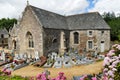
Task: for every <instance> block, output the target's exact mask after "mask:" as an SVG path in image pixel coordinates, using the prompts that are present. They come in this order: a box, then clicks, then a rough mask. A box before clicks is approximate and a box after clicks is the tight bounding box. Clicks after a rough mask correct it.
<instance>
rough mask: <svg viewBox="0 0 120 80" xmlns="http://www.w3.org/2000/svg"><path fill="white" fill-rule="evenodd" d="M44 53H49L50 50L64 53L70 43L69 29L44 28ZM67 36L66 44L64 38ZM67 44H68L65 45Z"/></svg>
mask: <svg viewBox="0 0 120 80" xmlns="http://www.w3.org/2000/svg"><path fill="white" fill-rule="evenodd" d="M44 31H45V32H44V33H45V34H44V54H45V55H47V54H48V53H50V52H58V53H63V52H64V51H65V50H66V49H67V48H68V47H69V45H68V43H69V31H67V30H58V29H44ZM63 34H64V36H65V40H66V41H65V44H64V42H63V41H64V38H63ZM64 45H66V46H64Z"/></svg>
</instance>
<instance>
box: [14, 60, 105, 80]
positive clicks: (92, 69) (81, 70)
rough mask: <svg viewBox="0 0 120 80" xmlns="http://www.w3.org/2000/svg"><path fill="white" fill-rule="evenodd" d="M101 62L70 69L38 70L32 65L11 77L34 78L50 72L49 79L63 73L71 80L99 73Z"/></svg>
mask: <svg viewBox="0 0 120 80" xmlns="http://www.w3.org/2000/svg"><path fill="white" fill-rule="evenodd" d="M102 64H103V61H100V62H96V63H92V64H89V65H82V66H74V67H71V68H58V69H57V68H38V67H34V66H32V65H29V66H26V67H24V68H21V69H19V70H16V71H14V72H12V75H21V76H36V75H37V74H38V73H42V72H44V70H46V69H47V70H49V71H50V77H51V78H55V77H56V76H58V73H59V72H64V73H65V76H66V77H67V80H71V79H72V77H73V76H79V75H84V74H93V73H96V74H97V73H99V72H100V71H101V70H102V68H103V67H102Z"/></svg>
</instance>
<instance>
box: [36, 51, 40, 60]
mask: <svg viewBox="0 0 120 80" xmlns="http://www.w3.org/2000/svg"><path fill="white" fill-rule="evenodd" d="M35 60H39V53H38V51H35Z"/></svg>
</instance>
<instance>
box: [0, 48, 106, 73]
mask: <svg viewBox="0 0 120 80" xmlns="http://www.w3.org/2000/svg"><path fill="white" fill-rule="evenodd" d="M102 59H104V55H95V53H85V54H79V53H78V52H77V51H74V50H73V51H70V50H69V51H68V52H65V53H64V54H63V55H61V54H58V53H57V52H51V53H50V54H49V55H48V56H46V57H45V56H40V57H39V53H38V52H37V51H35V57H34V58H33V57H32V55H28V54H26V53H24V54H16V53H14V50H11V51H9V52H8V53H6V52H4V51H3V50H1V53H0V66H3V65H4V68H7V69H9V70H12V71H14V70H17V69H20V68H22V67H24V66H27V65H33V66H35V67H43V68H70V67H72V66H80V65H87V64H91V63H93V62H96V60H102Z"/></svg>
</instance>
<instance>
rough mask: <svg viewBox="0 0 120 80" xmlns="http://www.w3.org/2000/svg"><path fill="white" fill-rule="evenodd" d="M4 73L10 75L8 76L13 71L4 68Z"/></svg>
mask: <svg viewBox="0 0 120 80" xmlns="http://www.w3.org/2000/svg"><path fill="white" fill-rule="evenodd" d="M2 72H3V73H4V75H8V76H9V75H11V71H10V70H8V69H7V68H4V69H3V70H2Z"/></svg>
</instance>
